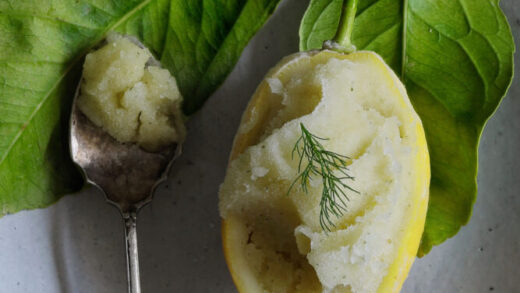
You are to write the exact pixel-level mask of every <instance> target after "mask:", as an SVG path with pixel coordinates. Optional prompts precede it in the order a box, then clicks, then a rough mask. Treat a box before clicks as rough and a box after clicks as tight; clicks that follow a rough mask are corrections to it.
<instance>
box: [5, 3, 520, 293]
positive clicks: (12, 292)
mask: <svg viewBox="0 0 520 293" xmlns="http://www.w3.org/2000/svg"><path fill="white" fill-rule="evenodd" d="M307 3H308V1H301V0H285V1H283V2H282V3H281V5H280V7H279V8H278V10H277V12H276V13H275V14H274V16H273V17H272V18H271V19H270V21H269V22H268V23H267V24H266V26H265V27H264V28H263V29H262V30H261V31H260V32H259V33H258V34H257V35H256V36H255V38H254V39H253V40H252V41H251V43H250V44H249V46H248V47H247V48H246V50H245V51H244V54H243V55H242V57H241V59H240V61H239V63H238V64H237V66H236V68H235V69H234V71H233V73H232V74H231V75H230V76H229V78H228V79H227V81H226V82H225V84H224V85H223V86H222V87H221V88H220V89H219V90H218V91H217V92H216V93H215V94H214V96H213V97H212V98H211V99H210V100H209V102H208V103H207V104H206V106H205V107H204V109H202V111H200V112H199V113H198V114H196V115H195V116H194V117H193V118H192V119H191V120H190V121H189V125H188V127H189V136H188V140H187V142H186V144H185V152H184V154H183V156H182V157H181V158H180V159H179V160H178V162H177V163H176V164H175V165H174V168H173V171H172V172H171V174H170V177H169V180H168V183H167V184H165V185H163V186H161V187H160V188H159V190H158V191H157V193H156V197H155V200H154V201H153V203H152V204H151V205H149V206H147V207H146V208H144V209H143V210H142V212H141V213H140V215H139V225H138V229H139V238H140V243H139V249H140V255H141V272H142V286H143V292H153V293H162V292H235V289H234V286H233V284H232V281H231V279H230V276H229V274H228V271H227V268H226V265H225V262H224V258H223V255H222V252H221V243H220V227H219V225H220V219H219V215H218V211H217V190H218V186H219V184H220V183H221V182H222V180H223V177H224V171H225V167H226V161H227V156H228V153H229V149H230V147H231V143H232V139H233V136H234V133H235V131H236V129H237V126H238V123H239V119H240V115H241V112H242V110H243V109H244V107H245V105H246V103H247V101H248V99H249V97H250V96H251V94H252V93H253V91H254V89H255V88H256V86H257V84H258V83H259V81H260V80H261V79H262V77H263V75H264V74H265V73H266V72H267V70H268V69H269V68H270V67H272V66H273V65H274V64H276V63H277V62H278V61H279V60H280V58H282V57H283V56H285V55H288V54H290V53H292V52H296V51H297V50H298V34H297V32H298V25H299V20H300V19H301V16H302V15H303V11H304V9H305V7H306V5H307ZM501 5H502V7H503V8H504V11H505V13H506V14H507V17H508V19H509V21H510V24H511V27H512V29H513V33H514V36H515V40H516V43H517V44H518V41H519V38H520V4H519V3H518V2H517V0H503V1H502V2H501ZM516 57H517V58H516V59H517V65H518V54H517V55H516ZM515 71H516V78H515V80H514V82H513V86H512V88H511V89H510V91H509V94H508V97H506V98H505V99H504V101H503V102H502V104H501V106H500V108H499V109H498V111H497V113H496V115H495V116H494V117H493V118H492V119H491V120H490V121H489V123H488V125H487V127H486V129H485V131H484V135H483V138H482V142H481V145H480V158H479V162H480V172H479V176H478V182H479V196H478V199H477V203H476V205H475V209H474V215H473V217H472V219H471V221H470V223H469V225H467V226H465V227H463V228H462V230H461V231H460V233H459V234H458V235H457V236H456V237H454V238H452V239H450V240H448V241H447V242H445V243H444V244H442V245H441V246H438V247H435V248H434V249H433V251H432V252H431V253H430V254H428V255H427V256H426V257H424V258H422V259H419V260H417V261H416V262H415V264H414V265H413V267H412V270H411V273H410V276H409V278H408V280H407V281H406V283H405V285H404V289H403V292H406V293H411V292H445V293H450V292H471V293H473V292H490V291H493V292H519V289H517V287H520V281H519V279H518V278H519V277H520V276H519V269H520V267H519V265H518V263H519V261H520V252H519V249H520V227H519V218H520V196H519V192H520V172H519V171H518V170H519V167H518V166H519V165H520V158H519V156H518V155H517V153H518V150H519V149H520V101H519V95H520V84H519V83H518V80H519V77H520V72H519V70H518V66H517V69H516V70H515ZM122 225H123V224H122V221H121V219H120V216H119V214H118V213H117V211H116V210H115V209H114V208H113V207H111V206H109V205H107V204H106V203H105V202H104V200H103V197H102V195H101V194H100V193H99V192H98V191H97V190H94V189H93V188H88V189H86V190H84V191H83V192H80V193H79V194H76V195H72V196H67V197H65V198H63V199H62V200H60V202H58V204H56V205H53V206H51V207H50V208H47V209H42V210H34V211H26V212H21V213H18V214H15V215H10V216H6V217H4V218H2V219H1V220H0V293H19V292H31V293H33V292H42V293H47V292H52V293H54V292H59V293H69V292H74V293H76V292H78V293H81V292H84V293H87V292H89V293H90V292H92V293H94V292H95V293H104V292H107V293H108V292H110V293H112V292H125V290H126V271H125V255H124V247H123V244H124V243H123V226H122Z"/></svg>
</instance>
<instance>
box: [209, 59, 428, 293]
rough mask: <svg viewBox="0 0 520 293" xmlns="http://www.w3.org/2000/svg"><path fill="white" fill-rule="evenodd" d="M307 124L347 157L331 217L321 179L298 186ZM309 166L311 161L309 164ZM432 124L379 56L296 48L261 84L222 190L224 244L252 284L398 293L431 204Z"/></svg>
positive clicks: (244, 285)
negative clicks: (426, 127) (324, 220)
mask: <svg viewBox="0 0 520 293" xmlns="http://www.w3.org/2000/svg"><path fill="white" fill-rule="evenodd" d="M301 125H304V126H305V127H306V128H307V129H308V130H309V132H311V133H312V134H314V135H316V136H318V137H321V138H326V140H321V143H322V144H323V146H324V148H325V149H327V150H330V151H332V152H335V153H338V154H341V155H344V156H348V157H349V158H348V159H346V162H347V164H348V170H349V174H350V175H351V176H353V177H354V180H349V181H348V184H349V186H350V187H352V188H353V189H354V190H356V191H357V193H356V192H353V191H352V190H347V189H346V188H345V190H344V191H345V193H346V194H347V195H348V197H349V200H348V201H346V206H347V209H346V210H345V211H344V212H343V213H342V215H341V216H340V217H334V216H332V217H331V221H332V222H333V223H334V226H330V231H327V230H325V229H323V227H322V225H320V200H321V198H322V189H323V185H322V181H321V179H322V178H319V176H314V177H312V178H311V180H310V181H309V183H308V190H307V192H305V191H304V190H302V188H300V187H299V186H298V185H297V186H295V187H293V188H292V189H291V192H290V193H288V190H289V188H290V186H291V184H292V183H293V182H294V180H295V178H296V177H297V176H298V156H297V155H294V154H293V148H294V146H295V143H296V142H297V140H298V138H299V137H301V135H302V131H301ZM304 163H305V162H304ZM429 170H430V166H429V157H428V152H427V146H426V141H425V136H424V131H423V127H422V124H421V121H420V119H419V117H418V116H417V114H416V113H415V111H414V109H413V107H412V105H411V104H410V101H409V99H408V97H407V94H406V91H405V88H404V87H403V85H402V83H401V82H400V81H399V79H398V78H397V77H396V76H395V74H394V73H393V71H392V70H391V69H390V68H389V67H388V66H387V65H386V64H385V63H384V61H383V60H382V59H381V58H380V57H379V56H378V55H377V54H375V53H372V52H356V53H352V54H348V55H346V54H340V53H336V52H331V51H326V50H325V51H320V52H305V53H298V54H295V55H292V56H289V57H287V58H285V59H284V60H282V61H281V62H280V64H278V65H277V66H276V67H275V68H274V69H272V70H271V71H270V72H269V73H268V75H267V77H266V78H265V80H264V81H263V82H262V83H261V84H260V86H259V88H258V89H257V91H256V93H255V94H254V96H253V98H252V99H251V101H250V103H249V105H248V108H247V109H246V111H245V113H244V116H243V118H242V122H241V125H240V127H239V130H238V133H237V135H236V137H235V142H234V146H233V149H232V152H231V156H230V162H229V166H228V169H227V173H226V177H225V180H224V183H223V184H222V186H221V188H220V203H219V205H220V206H219V208H220V213H221V216H222V218H223V225H222V230H223V244H224V252H225V255H226V260H227V262H228V266H229V269H230V271H231V274H232V277H233V279H234V281H235V284H236V285H237V287H238V289H239V291H241V292H247V293H251V292H356V293H361V292H385V293H387V292H399V290H400V288H401V286H402V283H403V282H404V279H405V278H406V276H407V274H408V271H409V268H410V266H411V264H412V263H413V261H414V259H415V255H416V253H417V249H418V246H419V241H420V238H421V234H422V231H423V227H424V221H425V216H426V208H427V203H428V186H429V179H430V173H429V172H430V171H429Z"/></svg>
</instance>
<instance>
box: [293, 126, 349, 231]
mask: <svg viewBox="0 0 520 293" xmlns="http://www.w3.org/2000/svg"><path fill="white" fill-rule="evenodd" d="M300 128H301V136H300V138H298V140H297V141H296V144H295V145H294V148H293V150H292V158H293V159H294V155H295V154H296V153H297V154H298V156H299V162H298V173H299V175H298V176H297V177H296V178H295V179H294V181H293V182H292V184H291V186H290V187H289V190H288V191H287V194H289V193H290V192H291V190H292V188H293V187H294V186H295V185H296V183H297V182H299V184H300V187H301V189H302V190H303V192H305V193H307V192H308V187H307V186H308V184H309V180H310V179H311V178H312V176H319V177H321V179H322V184H323V191H322V194H321V200H320V208H321V210H320V226H321V228H322V229H323V230H324V231H329V232H330V231H331V229H330V228H331V227H335V226H336V225H334V222H332V219H331V216H332V215H333V216H335V217H336V218H339V217H341V216H342V215H343V212H345V211H346V210H347V201H349V200H350V199H349V196H348V195H347V194H346V192H345V191H346V190H350V191H352V192H355V193H359V192H358V191H356V190H355V189H353V188H352V187H350V186H349V185H348V184H347V183H345V181H346V180H354V177H352V176H350V175H349V174H348V173H347V171H348V168H347V162H346V160H348V159H349V157H347V156H343V155H340V154H338V153H335V152H331V151H328V150H326V149H325V148H324V147H323V145H322V144H321V142H320V141H325V140H328V139H327V138H321V137H318V136H316V135H314V134H312V133H310V132H309V131H308V130H307V128H305V126H304V125H303V123H300ZM304 158H305V159H306V160H304ZM304 161H305V162H304ZM304 163H306V165H305V167H304V166H303V164H304ZM336 174H339V176H336Z"/></svg>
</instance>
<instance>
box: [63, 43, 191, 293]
mask: <svg viewBox="0 0 520 293" xmlns="http://www.w3.org/2000/svg"><path fill="white" fill-rule="evenodd" d="M128 38H129V39H130V40H131V41H132V42H134V43H135V44H137V45H138V46H139V47H141V48H144V45H143V44H142V43H140V42H139V41H138V40H137V39H135V38H132V37H128ZM147 65H154V66H160V63H159V62H158V61H157V60H156V59H154V58H153V57H152V58H150V60H149V61H148V63H147ZM82 81H83V80H82V79H81V80H80V83H79V85H78V87H77V89H76V94H75V95H74V101H73V104H72V113H71V118H70V151H71V155H72V160H73V161H74V162H75V163H76V164H77V165H78V166H79V167H80V169H81V170H82V171H83V174H84V176H85V178H86V181H87V182H88V183H90V184H92V185H94V186H97V187H98V188H99V189H101V190H102V191H103V193H104V194H105V198H106V200H107V202H109V203H110V204H112V205H114V206H115V207H117V208H118V209H119V211H120V212H121V215H122V216H123V220H124V222H125V239H126V260H127V276H128V292H129V293H140V292H141V283H140V278H139V258H138V251H137V230H136V220H137V213H138V211H139V210H140V209H141V208H142V207H143V206H145V205H146V204H148V203H149V202H150V201H151V200H152V196H153V193H154V190H155V188H156V187H157V185H159V184H160V183H161V182H163V181H164V180H165V179H166V177H167V173H168V170H169V168H170V166H171V164H172V163H173V161H174V160H175V158H177V157H178V156H179V155H180V153H181V149H182V146H181V145H180V144H174V145H171V146H170V147H168V148H166V149H164V150H162V151H160V152H156V153H150V152H146V151H144V150H142V149H141V148H139V147H138V146H137V145H135V144H131V143H130V144H124V143H120V142H118V141H116V140H115V139H114V138H112V137H111V136H110V135H109V134H108V133H106V132H105V131H104V130H102V129H101V128H99V127H97V126H95V125H94V124H93V123H92V122H91V121H90V120H89V119H88V118H87V117H86V116H85V115H84V114H83V113H82V112H81V111H80V110H79V109H78V108H77V107H76V99H77V97H78V96H79V94H80V91H81V84H82Z"/></svg>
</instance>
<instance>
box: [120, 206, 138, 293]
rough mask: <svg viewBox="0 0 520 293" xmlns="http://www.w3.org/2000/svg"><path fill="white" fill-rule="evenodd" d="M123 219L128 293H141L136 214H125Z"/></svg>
mask: <svg viewBox="0 0 520 293" xmlns="http://www.w3.org/2000/svg"><path fill="white" fill-rule="evenodd" d="M123 218H124V220H125V239H126V264H127V274H128V293H141V280H140V278H139V255H138V252H137V228H136V220H137V216H136V212H130V213H126V214H123Z"/></svg>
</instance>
